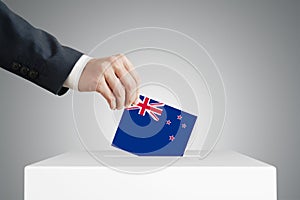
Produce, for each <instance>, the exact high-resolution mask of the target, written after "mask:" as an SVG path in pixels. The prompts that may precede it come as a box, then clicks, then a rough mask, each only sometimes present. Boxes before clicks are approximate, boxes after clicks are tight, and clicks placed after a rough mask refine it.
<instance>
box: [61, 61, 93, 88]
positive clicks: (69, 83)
mask: <svg viewBox="0 0 300 200" xmlns="http://www.w3.org/2000/svg"><path fill="white" fill-rule="evenodd" d="M91 59H92V58H91V57H89V56H87V55H82V56H81V57H80V58H79V59H78V61H77V62H76V63H75V65H74V67H73V69H72V71H71V73H70V74H69V76H68V78H67V79H66V80H65V82H64V87H68V88H70V89H73V90H77V91H78V83H79V79H80V76H81V73H82V71H83V69H84V67H85V65H86V64H87V63H88V62H89V61H90V60H91Z"/></svg>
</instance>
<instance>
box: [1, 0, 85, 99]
mask: <svg viewBox="0 0 300 200" xmlns="http://www.w3.org/2000/svg"><path fill="white" fill-rule="evenodd" d="M81 55H82V53H80V52H78V51H76V50H74V49H71V48H69V47H65V46H62V45H61V44H59V42H58V41H57V40H56V39H55V38H54V37H53V36H52V35H50V34H48V33H46V32H45V31H42V30H40V29H37V28H35V27H33V26H32V25H30V24H29V23H28V22H26V21H25V20H24V19H23V18H21V17H20V16H18V15H16V14H15V13H13V12H12V11H11V10H9V8H7V6H6V5H5V4H4V3H3V2H2V1H0V66H1V67H2V68H4V69H6V70H8V71H10V72H12V73H14V74H17V75H19V76H22V77H23V78H25V79H27V80H29V81H31V82H33V83H35V84H37V85H39V86H41V87H43V88H45V89H47V90H48V91H50V92H52V93H54V94H57V95H62V94H64V93H66V92H67V90H68V89H67V88H64V87H63V83H64V81H65V80H66V79H67V77H68V75H69V73H70V72H71V70H72V68H73V67H74V65H75V63H76V62H77V60H78V59H79V58H80V57H81Z"/></svg>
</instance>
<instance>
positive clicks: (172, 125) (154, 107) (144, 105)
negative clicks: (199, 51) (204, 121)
mask: <svg viewBox="0 0 300 200" xmlns="http://www.w3.org/2000/svg"><path fill="white" fill-rule="evenodd" d="M196 119H197V117H196V116H195V115H192V114H189V113H187V112H184V111H182V110H179V109H177V108H174V107H171V106H169V105H166V104H164V103H162V102H158V101H156V100H153V99H150V98H149V97H146V96H143V95H140V96H139V102H138V103H136V104H135V105H132V106H130V107H128V108H126V109H124V111H123V115H122V117H121V120H120V123H119V126H118V128H117V131H116V134H115V136H114V139H113V142H112V146H114V147H116V148H119V149H122V150H124V151H127V152H130V153H133V154H135V155H138V156H183V154H184V151H185V149H186V146H187V143H188V140H189V138H190V135H191V133H192V130H193V127H194V124H195V122H196Z"/></svg>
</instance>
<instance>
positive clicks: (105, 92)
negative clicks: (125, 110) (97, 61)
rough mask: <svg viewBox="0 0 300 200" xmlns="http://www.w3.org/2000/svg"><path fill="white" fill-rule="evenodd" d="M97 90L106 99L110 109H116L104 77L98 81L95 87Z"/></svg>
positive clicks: (113, 96) (113, 98) (113, 97)
mask: <svg viewBox="0 0 300 200" xmlns="http://www.w3.org/2000/svg"><path fill="white" fill-rule="evenodd" d="M96 91H97V92H99V93H100V94H102V96H103V97H104V98H105V99H106V101H107V103H108V104H109V107H110V109H112V110H114V109H116V98H115V95H114V94H113V92H112V91H111V90H110V88H109V86H108V85H107V83H106V81H105V80H104V78H103V79H102V80H100V83H99V84H98V87H97V90H96Z"/></svg>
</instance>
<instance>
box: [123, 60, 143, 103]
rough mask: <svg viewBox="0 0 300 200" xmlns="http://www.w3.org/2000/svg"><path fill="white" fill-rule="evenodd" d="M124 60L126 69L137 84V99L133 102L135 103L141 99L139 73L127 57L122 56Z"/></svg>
mask: <svg viewBox="0 0 300 200" xmlns="http://www.w3.org/2000/svg"><path fill="white" fill-rule="evenodd" d="M122 58H123V60H124V64H125V68H126V69H127V71H128V72H129V73H130V75H131V76H132V77H133V79H134V80H135V83H136V93H135V99H134V100H133V102H134V101H136V100H137V99H138V98H139V85H140V83H141V79H140V77H139V75H138V74H137V72H136V71H135V69H134V66H133V64H132V63H131V62H130V61H129V60H128V59H127V58H126V56H122Z"/></svg>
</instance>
